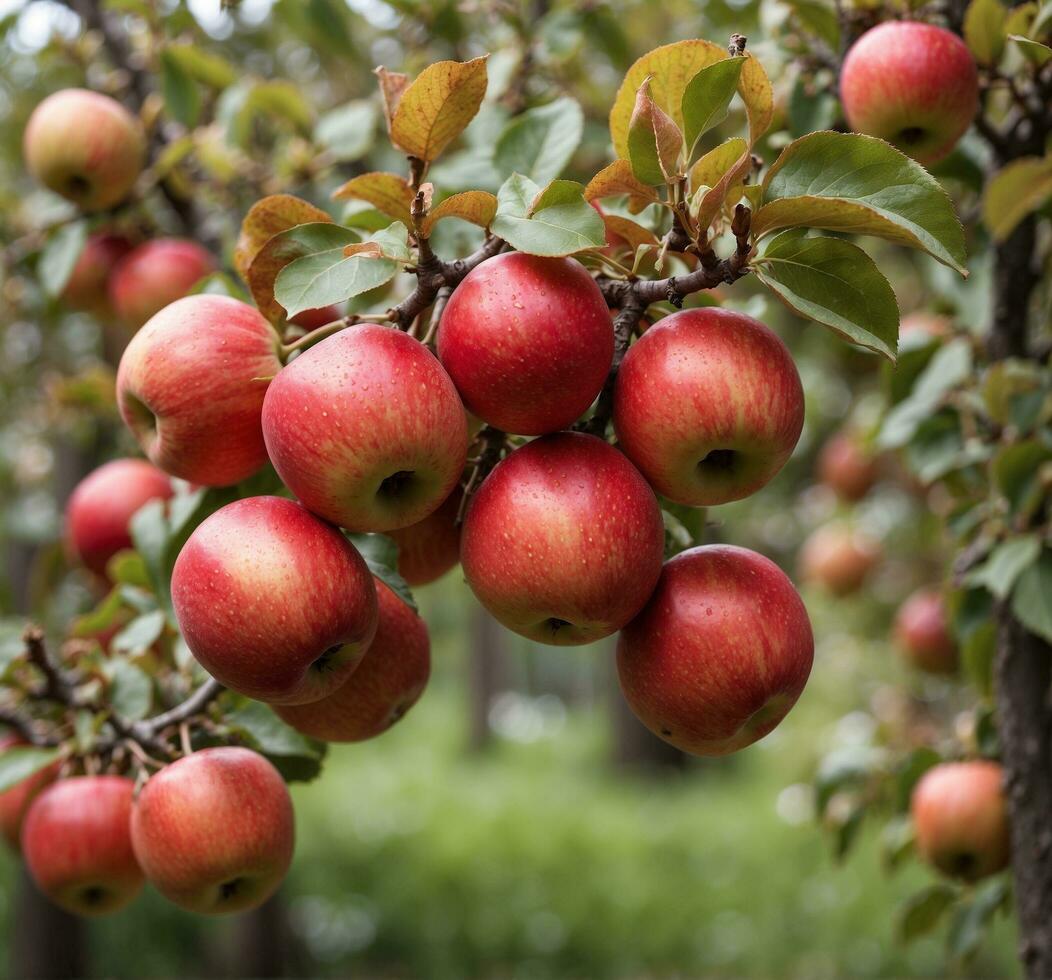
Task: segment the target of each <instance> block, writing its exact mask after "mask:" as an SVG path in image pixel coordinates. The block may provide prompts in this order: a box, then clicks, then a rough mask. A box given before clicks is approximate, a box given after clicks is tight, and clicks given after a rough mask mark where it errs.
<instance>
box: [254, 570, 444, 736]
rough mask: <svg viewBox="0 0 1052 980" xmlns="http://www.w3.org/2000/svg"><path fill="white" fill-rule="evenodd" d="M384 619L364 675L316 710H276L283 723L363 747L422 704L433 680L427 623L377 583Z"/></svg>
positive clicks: (364, 663) (364, 664)
mask: <svg viewBox="0 0 1052 980" xmlns="http://www.w3.org/2000/svg"><path fill="white" fill-rule="evenodd" d="M376 598H377V600H378V602H379V609H380V619H379V623H378V625H377V627H376V636H375V638H374V639H373V642H372V643H371V644H370V646H369V649H368V650H367V651H366V654H365V656H364V657H363V658H362V662H361V664H359V665H358V669H357V670H355V672H354V673H353V674H352V675H351V676H350V678H348V679H347V680H346V681H345V682H344V683H343V684H342V685H341V686H340V687H339V688H338V689H337V690H336V691H335V692H333V693H332V694H330V695H329V696H328V697H327V698H322V700H321V701H316V702H314V703H313V704H300V705H275V706H274V711H275V713H276V714H277V715H278V717H280V718H281V719H282V720H283V721H285V722H287V723H288V724H290V725H292V727H293V728H295V729H296V730H297V731H300V732H302V733H303V734H304V735H309V736H310V737H311V738H320V739H322V740H323V741H325V742H361V741H364V740H365V739H368V738H375V737H376V736H377V735H381V734H383V733H384V732H385V731H387V729H388V728H390V727H391V726H392V725H393V724H394V723H395V722H396V721H399V720H400V719H401V718H402V717H404V715H405V713H406V712H407V711H408V710H409V709H410V708H411V707H412V706H413V705H414V704H416V702H417V701H418V700H419V699H420V695H421V694H423V693H424V688H425V687H426V686H427V680H428V677H430V675H431V641H430V639H429V637H428V635H427V626H426V625H425V624H424V621H423V620H422V619H421V618H420V617H419V616H418V615H417V614H416V613H415V612H414V611H413V610H412V609H411V608H410V607H409V606H408V605H406V603H405V602H403V601H402V600H401V599H399V598H398V596H397V595H395V594H394V592H392V591H391V589H389V588H388V587H387V586H386V585H385V584H384V583H383V582H381V581H380V580H379V579H376Z"/></svg>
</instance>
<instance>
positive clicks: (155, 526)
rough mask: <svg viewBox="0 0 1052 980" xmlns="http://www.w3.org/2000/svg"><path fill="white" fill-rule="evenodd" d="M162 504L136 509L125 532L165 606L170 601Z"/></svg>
mask: <svg viewBox="0 0 1052 980" xmlns="http://www.w3.org/2000/svg"><path fill="white" fill-rule="evenodd" d="M164 511H165V502H164V501H163V500H151V501H149V502H148V503H146V504H144V505H143V506H142V507H140V508H139V510H137V511H136V512H135V514H134V516H133V517H132V519H131V523H130V524H129V529H130V531H131V539H132V542H133V543H134V545H135V550H136V551H137V552H139V554H140V555H141V556H142V560H143V561H144V562H145V563H146V571H147V572H148V573H149V575H150V582H151V584H152V585H153V589H154V592H156V593H157V595H158V596H160V597H162V600H163V601H164V602H165V604H167V603H169V602H170V601H171V598H170V594H169V583H168V576H167V569H166V567H165V552H166V549H167V545H168V521H167V519H166V518H165V513H164Z"/></svg>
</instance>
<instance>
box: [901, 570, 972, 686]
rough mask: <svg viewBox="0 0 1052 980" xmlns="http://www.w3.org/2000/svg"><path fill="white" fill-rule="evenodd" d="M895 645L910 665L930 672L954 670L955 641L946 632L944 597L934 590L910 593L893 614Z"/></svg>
mask: <svg viewBox="0 0 1052 980" xmlns="http://www.w3.org/2000/svg"><path fill="white" fill-rule="evenodd" d="M894 635H895V644H896V645H897V646H898V648H899V650H900V651H901V653H902V655H903V656H904V657H905V658H906V660H908V661H909V662H910V663H911V664H913V666H915V667H919V668H920V669H921V670H925V671H927V672H928V673H930V674H952V673H954V672H955V671H956V670H957V643H956V641H955V640H954V638H953V634H952V633H951V632H950V627H949V623H948V621H947V614H946V600H945V599H944V598H943V595H942V593H941V592H939V591H938V590H937V589H920V590H919V591H917V592H914V593H913V595H911V596H910V597H909V598H908V599H907V600H906V601H905V602H904V603H903V604H902V606H901V607H900V608H899V611H898V613H897V614H896V616H895V626H894Z"/></svg>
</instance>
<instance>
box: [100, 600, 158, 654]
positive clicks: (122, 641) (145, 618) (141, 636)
mask: <svg viewBox="0 0 1052 980" xmlns="http://www.w3.org/2000/svg"><path fill="white" fill-rule="evenodd" d="M164 624H165V615H164V610H163V609H156V610H154V611H153V612H148V613H143V615H141V616H136V617H135V619H133V620H132V621H131V622H130V623H129V624H128V625H127V626H125V627H124V629H122V630H121V631H120V632H119V633H118V634H117V635H116V636H115V637H114V638H113V643H112V644H111V645H110V646H111V649H112V650H113V652H114V653H143V652H144V651H146V650H149V649H150V647H152V646H153V645H154V644H155V643H156V642H157V641H158V640H159V639H160V638H161V634H162V633H163V632H164Z"/></svg>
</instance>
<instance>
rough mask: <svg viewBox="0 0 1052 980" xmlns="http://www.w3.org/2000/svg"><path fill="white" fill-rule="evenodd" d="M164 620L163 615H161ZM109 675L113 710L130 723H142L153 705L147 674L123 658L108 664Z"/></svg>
mask: <svg viewBox="0 0 1052 980" xmlns="http://www.w3.org/2000/svg"><path fill="white" fill-rule="evenodd" d="M159 615H160V616H161V617H162V618H163V616H164V614H163V613H160V614H159ZM106 673H107V674H108V675H109V680H110V690H109V699H110V704H112V705H113V710H114V711H116V712H117V714H119V715H121V717H123V718H127V719H128V720H129V721H140V720H142V719H143V718H145V717H146V716H147V715H148V714H149V713H150V706H151V704H152V703H153V684H152V682H151V681H150V678H149V677H148V676H147V675H146V673H145V672H144V671H142V670H140V669H139V668H138V667H136V666H135V664H133V663H131V662H130V661H128V660H125V659H124V658H123V657H116V658H114V659H113V660H110V661H109V662H108V663H107V664H106Z"/></svg>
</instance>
